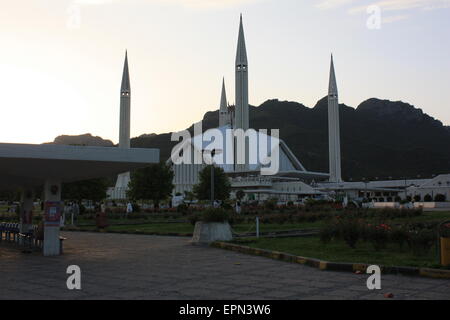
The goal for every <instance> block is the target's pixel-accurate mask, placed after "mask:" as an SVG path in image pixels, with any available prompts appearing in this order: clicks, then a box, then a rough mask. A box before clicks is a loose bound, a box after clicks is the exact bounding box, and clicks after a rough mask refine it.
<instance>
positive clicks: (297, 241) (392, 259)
mask: <svg viewBox="0 0 450 320" xmlns="http://www.w3.org/2000/svg"><path fill="white" fill-rule="evenodd" d="M235 242H236V243H239V244H242V245H245V246H249V247H253V248H259V249H267V250H274V251H280V252H285V253H290V254H294V255H298V256H303V257H308V258H317V259H321V260H325V261H329V262H348V263H368V264H378V265H384V266H411V267H434V268H436V267H439V264H438V256H437V252H436V248H435V247H432V248H431V249H430V251H429V252H428V253H427V254H425V255H423V256H415V255H413V254H412V253H411V252H410V251H409V248H407V246H405V247H404V248H403V249H400V248H399V247H398V246H397V245H390V246H388V248H386V249H384V250H381V251H375V250H374V249H373V246H372V245H371V244H370V243H364V242H358V244H357V247H356V249H351V248H350V247H348V246H347V245H346V244H345V243H344V242H343V241H332V242H330V243H329V244H323V243H322V242H321V241H320V239H319V238H318V237H302V238H278V239H264V238H262V239H248V240H237V241H235Z"/></svg>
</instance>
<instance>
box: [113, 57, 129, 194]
mask: <svg viewBox="0 0 450 320" xmlns="http://www.w3.org/2000/svg"><path fill="white" fill-rule="evenodd" d="M130 109H131V86H130V72H129V69H128V52H125V63H124V66H123V75H122V85H121V87H120V128H119V148H121V149H130V119H131V116H130V113H131V110H130ZM129 182H130V173H129V172H125V173H121V174H119V176H118V177H117V182H116V190H117V193H116V195H115V198H117V199H123V198H126V194H125V190H126V189H127V188H128V183H129Z"/></svg>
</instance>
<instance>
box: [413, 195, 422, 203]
mask: <svg viewBox="0 0 450 320" xmlns="http://www.w3.org/2000/svg"><path fill="white" fill-rule="evenodd" d="M421 200H422V197H421V196H420V195H419V194H417V195H415V196H414V201H415V202H420V201H421Z"/></svg>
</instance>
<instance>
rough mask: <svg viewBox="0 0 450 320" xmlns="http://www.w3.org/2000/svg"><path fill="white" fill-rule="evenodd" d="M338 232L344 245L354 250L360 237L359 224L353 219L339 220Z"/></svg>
mask: <svg viewBox="0 0 450 320" xmlns="http://www.w3.org/2000/svg"><path fill="white" fill-rule="evenodd" d="M338 232H339V236H340V237H341V238H342V239H343V240H344V241H345V243H347V245H348V246H349V247H350V248H352V249H354V248H356V243H357V242H358V240H359V238H360V236H361V224H360V223H359V221H358V220H357V219H355V218H345V219H340V220H339V222H338Z"/></svg>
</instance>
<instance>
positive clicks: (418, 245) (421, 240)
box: [408, 230, 436, 256]
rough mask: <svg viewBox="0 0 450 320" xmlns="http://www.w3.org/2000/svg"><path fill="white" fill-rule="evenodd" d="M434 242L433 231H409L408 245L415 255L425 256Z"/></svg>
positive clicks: (434, 235)
mask: <svg viewBox="0 0 450 320" xmlns="http://www.w3.org/2000/svg"><path fill="white" fill-rule="evenodd" d="M435 241H436V233H435V232H434V231H433V230H420V231H411V232H410V233H409V239H408V245H409V247H410V249H411V250H412V252H413V254H415V255H418V256H420V255H425V254H427V253H428V252H429V251H430V248H431V247H432V245H433V244H434V242H435Z"/></svg>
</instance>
